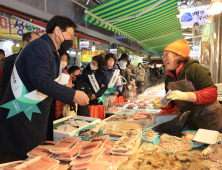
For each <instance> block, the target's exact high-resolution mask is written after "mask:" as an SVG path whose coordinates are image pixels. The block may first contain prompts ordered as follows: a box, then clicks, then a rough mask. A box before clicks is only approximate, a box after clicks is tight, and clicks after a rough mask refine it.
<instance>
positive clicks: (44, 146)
mask: <svg viewBox="0 0 222 170" xmlns="http://www.w3.org/2000/svg"><path fill="white" fill-rule="evenodd" d="M53 146H54V145H39V146H37V147H36V148H38V149H44V150H49V149H51V148H52V147H53Z"/></svg>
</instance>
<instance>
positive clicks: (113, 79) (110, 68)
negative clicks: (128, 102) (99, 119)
mask: <svg viewBox="0 0 222 170" xmlns="http://www.w3.org/2000/svg"><path fill="white" fill-rule="evenodd" d="M116 61H117V57H116V55H115V54H112V53H108V54H106V55H105V63H106V65H105V66H104V69H105V71H106V74H107V79H108V88H110V87H114V88H115V93H111V94H110V95H109V96H108V98H106V101H107V102H106V105H105V106H106V110H108V108H110V107H112V106H113V105H115V101H116V97H117V96H118V95H119V94H120V93H121V92H122V89H123V84H122V82H121V84H118V85H117V83H118V78H119V76H120V71H119V69H118V67H117V65H116V64H115V63H116Z"/></svg>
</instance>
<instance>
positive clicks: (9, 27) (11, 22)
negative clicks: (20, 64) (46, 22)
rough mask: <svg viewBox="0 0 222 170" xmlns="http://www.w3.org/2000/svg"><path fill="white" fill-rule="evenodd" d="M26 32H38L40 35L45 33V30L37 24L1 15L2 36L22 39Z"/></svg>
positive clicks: (0, 32)
mask: <svg viewBox="0 0 222 170" xmlns="http://www.w3.org/2000/svg"><path fill="white" fill-rule="evenodd" d="M25 32H36V33H38V34H39V36H42V35H43V34H44V33H45V30H44V29H42V28H39V27H36V26H35V25H33V24H31V23H29V22H25V21H20V20H17V19H11V18H7V17H2V16H0V36H1V37H8V38H13V39H22V35H23V33H25Z"/></svg>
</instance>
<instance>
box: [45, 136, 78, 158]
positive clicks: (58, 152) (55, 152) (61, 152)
mask: <svg viewBox="0 0 222 170" xmlns="http://www.w3.org/2000/svg"><path fill="white" fill-rule="evenodd" d="M76 138H78V137H76ZM80 140H81V138H79V140H78V141H77V142H76V143H74V144H73V145H72V147H71V148H70V150H68V151H53V148H54V147H55V146H56V145H54V146H53V147H52V148H51V149H49V151H50V152H51V153H54V154H63V153H68V152H70V151H71V150H72V149H73V148H74V147H75V146H76V144H77V143H79V141H80ZM60 142H61V141H60ZM60 142H59V143H60ZM57 144H58V143H57Z"/></svg>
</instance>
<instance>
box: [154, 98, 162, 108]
mask: <svg viewBox="0 0 222 170" xmlns="http://www.w3.org/2000/svg"><path fill="white" fill-rule="evenodd" d="M153 107H154V109H156V110H158V109H160V108H163V106H162V104H161V103H160V100H159V99H156V100H153Z"/></svg>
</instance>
